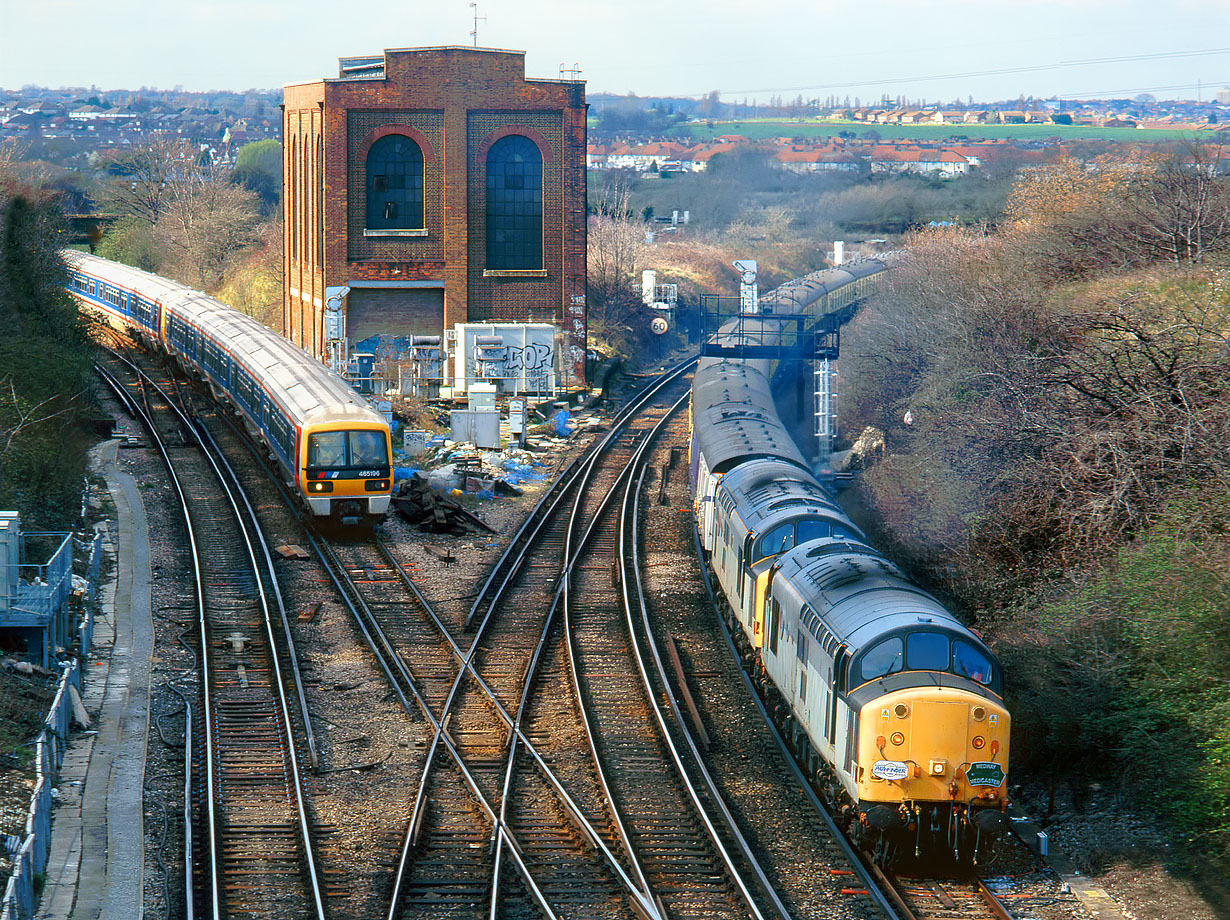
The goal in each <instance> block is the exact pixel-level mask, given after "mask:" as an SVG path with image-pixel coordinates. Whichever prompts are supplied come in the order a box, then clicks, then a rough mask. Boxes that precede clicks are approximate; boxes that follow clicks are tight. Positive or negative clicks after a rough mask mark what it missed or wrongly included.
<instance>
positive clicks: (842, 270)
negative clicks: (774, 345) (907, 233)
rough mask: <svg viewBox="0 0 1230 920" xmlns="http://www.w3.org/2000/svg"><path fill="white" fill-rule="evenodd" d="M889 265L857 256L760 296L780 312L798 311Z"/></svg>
mask: <svg viewBox="0 0 1230 920" xmlns="http://www.w3.org/2000/svg"><path fill="white" fill-rule="evenodd" d="M886 268H887V265H886V264H885V263H884V262H883V261H881V260H880V259H858V260H855V261H853V262H847V263H845V264H844V265H842V266H841V267H839V268H826V269H821V270H820V271H818V272H812V273H811V274H809V275H804V276H803V277H802V278H795V279H794V280H793V281H787V282H786V283H785V284H783V285H781V286H780V287H778V288H775V289H774V290H772V291H769V292H768V293H767V294H764V295H762V296H761V298H760V302H761V303H762V304H765V305H770V306H774V307H776V308H777V309H778V311H779V312H786V313H797V312H798V311H799V310H802V309H806V307H808V306H809V305H811V304H812V303H814V302H815V301H817V300H819V299H820V298H821V297H823V296H824V295H825V294H827V293H828V292H829V291H834V290H836V289H837V288H839V287H841V286H842V285H845V284H849V283H851V282H852V281H858V280H859V279H860V278H866V277H867V276H868V275H876V274H879V273H880V272H882V271H884V270H885V269H886Z"/></svg>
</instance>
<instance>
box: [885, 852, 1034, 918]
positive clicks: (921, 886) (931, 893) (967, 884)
mask: <svg viewBox="0 0 1230 920" xmlns="http://www.w3.org/2000/svg"><path fill="white" fill-rule="evenodd" d="M869 871H870V872H871V874H872V876H873V877H874V878H875V880H876V882H877V883H878V884H879V885H880V887H881V888H882V889H883V890H884V892H885V893H886V894H887V895H888V897H889V899H890V900H891V901H892V902H893V905H894V907H895V908H896V913H897V916H899V917H901V918H902V920H929V918H936V920H939V918H944V920H1012V915H1011V914H1010V913H1009V912H1008V910H1007V908H1006V907H1004V905H1003V904H1002V903H1000V901H999V899H998V898H997V897H996V896H995V895H994V894H993V893H992V892H991V890H990V889H989V888H988V887H987V886H986V884H985V883H984V882H983V881H982V880H981V879H980V878H978V877H977V876H972V875H967V876H964V877H959V878H950V877H943V876H920V877H907V876H899V875H897V874H895V873H894V872H891V871H889V872H885V871H882V870H881V869H880V868H878V867H877V866H874V865H872V866H870V867H869Z"/></svg>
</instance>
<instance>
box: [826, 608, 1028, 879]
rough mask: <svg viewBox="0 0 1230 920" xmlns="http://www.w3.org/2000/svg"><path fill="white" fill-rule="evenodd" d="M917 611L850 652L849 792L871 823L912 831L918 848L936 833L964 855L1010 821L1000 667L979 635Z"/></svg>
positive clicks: (874, 826) (864, 819) (1006, 726)
mask: <svg viewBox="0 0 1230 920" xmlns="http://www.w3.org/2000/svg"><path fill="white" fill-rule="evenodd" d="M917 620H918V621H919V622H917V623H916V624H914V625H912V626H909V627H905V628H901V629H899V630H894V631H893V632H890V633H887V634H884V635H881V636H879V637H878V638H877V640H876V641H875V642H874V643H871V644H870V647H868V648H865V649H861V650H860V651H859V652H858V653H857V654H855V655H854V656H853V657H852V659H851V663H850V667H849V672H848V679H849V682H850V684H851V689H850V691H849V693H848V700H849V702H850V705H851V707H852V709H853V710H854V712H855V713H856V714H857V715H856V716H855V720H854V721H855V722H856V724H857V734H856V737H855V738H854V739H852V743H851V746H852V748H853V749H854V750H855V751H856V752H857V753H856V757H855V758H854V760H853V762H852V763H851V766H850V771H851V776H850V780H851V781H852V783H853V789H852V790H851V792H852V798H855V799H856V800H857V802H858V816H859V820H860V822H861V823H862V824H863V825H864V826H865V827H867V828H870V829H873V830H875V831H880V832H883V833H885V834H888V833H890V832H894V831H896V832H898V834H897V836H901V834H902V833H904V834H906V835H908V834H913V836H914V838H915V849H916V850H917V849H920V840H921V837H922V836H923V835H924V834H929V835H931V836H933V837H934V836H936V835H939V836H940V837H941V838H942V839H943V841H944V842H945V844H946V845H947V847H948V848H949V849H951V850H952V851H953V852H954V853H956V854H958V855H959V854H960V853H961V852H968V851H969V848H970V846H971V845H972V847H973V849H974V850H976V849H977V847H978V845H979V844H980V843H981V842H982V840H983V839H984V838H988V837H993V836H995V835H997V834H999V833H1001V832H1002V831H1004V830H1006V828H1007V825H1008V821H1007V816H1006V812H1005V810H1006V808H1007V804H1008V800H1007V794H1006V790H1007V770H1008V754H1009V750H1008V747H1009V744H1008V742H1009V729H1010V722H1009V716H1008V712H1007V710H1006V709H1005V708H1004V705H1003V700H1002V697H1001V694H1002V675H1001V674H1000V669H999V664H998V662H996V661H995V659H994V657H993V656H992V655H991V653H990V651H989V650H988V649H986V647H985V646H983V645H982V643H981V642H979V641H978V640H977V639H976V637H974V636H973V635H972V634H969V633H965V632H961V633H957V632H952V631H949V630H947V629H943V628H940V627H939V625H938V624H935V623H932V622H931V621H930V618H929V617H926V616H919V617H917Z"/></svg>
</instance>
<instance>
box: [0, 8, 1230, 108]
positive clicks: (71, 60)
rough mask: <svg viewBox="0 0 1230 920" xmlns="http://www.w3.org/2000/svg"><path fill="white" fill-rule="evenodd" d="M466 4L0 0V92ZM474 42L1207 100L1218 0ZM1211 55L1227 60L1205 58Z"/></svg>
mask: <svg viewBox="0 0 1230 920" xmlns="http://www.w3.org/2000/svg"><path fill="white" fill-rule="evenodd" d="M473 13H474V10H473V8H472V7H471V5H470V4H469V2H468V0H403V2H400V3H395V2H392V0H90V2H85V0H0V35H3V36H4V41H3V44H2V45H0V88H6V89H16V88H19V87H21V86H23V85H25V84H38V85H41V86H52V87H58V86H86V87H88V86H98V87H99V88H100V89H135V88H137V87H140V86H151V87H158V88H173V87H175V86H183V87H184V88H185V89H190V90H205V89H232V90H243V89H248V88H252V87H255V88H261V89H271V88H276V87H280V86H282V85H283V84H286V83H294V82H300V81H303V80H310V79H317V78H319V77H324V76H336V75H337V58H338V57H339V56H347V55H362V54H376V53H379V52H380V51H382V50H384V49H385V48H406V47H419V46H428V45H469V44H471V43H472V42H473V39H472V37H471V35H470V33H471V31H472V30H473V28H474V23H473V19H472V16H473ZM478 14H479V15H480V16H483V17H486V18H485V21H480V22H479V23H478V44H479V45H480V46H481V47H489V48H512V49H516V50H521V51H525V52H526V71H527V75H528V76H530V77H540V78H551V77H557V76H558V75H559V71H560V66H561V65H565V66H567V67H568V68H570V69H571V68H572V67H573V65H574V64H575V65H576V66H578V67H579V68H580V70H581V78H582V79H584V80H586V81H587V83H588V90H589V92H590V93H597V92H615V93H628V92H634V93H637V94H638V95H688V96H699V95H702V94H704V93H707V92H709V91H711V90H715V89H716V90H720V91H721V92H722V95H723V98H726V99H728V100H733V99H741V98H743V97H744V96H749V97H751V96H756V97H759V98H767V97H768V96H770V95H777V94H780V95H783V96H786V97H787V98H794V97H795V96H796V95H798V94H800V93H801V94H802V95H803V96H804V98H820V99H824V98H826V97H827V96H830V95H836V96H837V97H839V98H841V99H844V98H845V97H846V96H850V97H851V99H853V98H854V97H859V98H861V99H862V100H863V101H864V102H867V101H870V100H873V99H878V98H879V97H880V96H881V95H882V94H885V93H887V94H888V95H890V96H891V97H894V98H895V97H896V96H898V95H904V96H906V98H907V99H909V100H915V99H920V98H925V99H927V100H931V101H945V102H947V101H952V100H953V99H962V100H964V99H966V98H967V97H969V96H973V97H974V98H975V99H976V100H979V101H991V100H995V99H1010V98H1015V97H1017V96H1019V95H1027V96H1028V95H1033V96H1044V97H1045V96H1052V95H1062V96H1068V97H1086V96H1134V95H1137V94H1138V93H1142V92H1148V93H1153V94H1154V95H1155V96H1157V97H1159V98H1188V99H1194V98H1196V96H1197V86H1198V84H1199V86H1200V87H1201V88H1200V90H1199V92H1200V95H1201V97H1202V98H1203V99H1206V100H1207V99H1209V98H1211V96H1212V94H1213V93H1214V92H1215V91H1216V90H1217V89H1220V88H1221V87H1223V86H1225V85H1227V84H1230V0H976V2H975V0H940V2H938V3H926V2H919V0H909V2H906V0H879V2H875V0H873V2H870V3H860V2H857V0H842V2H830V0H801V2H800V0H789V2H787V0H704V2H699V0H663V2H652V3H651V2H647V0H478ZM1223 46H1225V47H1223Z"/></svg>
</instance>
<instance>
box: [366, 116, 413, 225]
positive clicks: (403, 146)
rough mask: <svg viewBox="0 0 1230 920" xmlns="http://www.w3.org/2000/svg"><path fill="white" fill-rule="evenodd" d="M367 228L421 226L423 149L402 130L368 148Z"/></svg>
mask: <svg viewBox="0 0 1230 920" xmlns="http://www.w3.org/2000/svg"><path fill="white" fill-rule="evenodd" d="M367 229H368V230H421V229H423V151H422V150H420V149H419V145H418V144H416V143H415V142H414V141H412V140H411V139H410V138H408V137H406V136H405V135H404V134H386V135H385V136H384V137H382V138H380V140H378V141H376V143H374V144H372V146H371V149H370V150H369V151H368V152H367Z"/></svg>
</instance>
